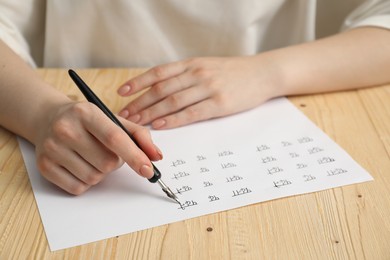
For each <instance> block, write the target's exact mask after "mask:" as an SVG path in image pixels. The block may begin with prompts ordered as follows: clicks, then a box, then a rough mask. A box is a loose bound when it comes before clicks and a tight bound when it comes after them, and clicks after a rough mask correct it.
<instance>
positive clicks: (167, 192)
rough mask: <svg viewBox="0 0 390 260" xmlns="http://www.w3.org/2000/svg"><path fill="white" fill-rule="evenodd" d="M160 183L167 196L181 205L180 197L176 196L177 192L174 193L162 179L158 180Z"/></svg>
mask: <svg viewBox="0 0 390 260" xmlns="http://www.w3.org/2000/svg"><path fill="white" fill-rule="evenodd" d="M157 182H158V184H160V186H161V189H162V190H163V192H165V194H167V196H168V197H169V198H171V199H173V200H175V201H176V202H177V203H179V205H181V203H180V201H179V199H178V198H177V197H176V195H175V193H173V192H172V191H171V189H170V188H169V187H168V186H167V185H166V184H165V183H164V182H163V181H162V180H161V179H159V180H158V181H157Z"/></svg>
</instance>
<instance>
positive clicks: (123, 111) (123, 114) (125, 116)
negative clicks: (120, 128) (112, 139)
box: [119, 109, 129, 118]
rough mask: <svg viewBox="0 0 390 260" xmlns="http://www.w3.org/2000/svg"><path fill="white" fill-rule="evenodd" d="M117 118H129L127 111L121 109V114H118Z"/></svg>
mask: <svg viewBox="0 0 390 260" xmlns="http://www.w3.org/2000/svg"><path fill="white" fill-rule="evenodd" d="M119 116H121V117H123V118H127V117H128V116H129V111H127V110H126V109H123V110H122V111H121V112H119Z"/></svg>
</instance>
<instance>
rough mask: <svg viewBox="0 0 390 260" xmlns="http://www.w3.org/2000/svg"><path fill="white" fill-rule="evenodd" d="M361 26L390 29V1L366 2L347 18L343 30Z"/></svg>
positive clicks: (371, 0)
mask: <svg viewBox="0 0 390 260" xmlns="http://www.w3.org/2000/svg"><path fill="white" fill-rule="evenodd" d="M361 26H376V27H382V28H386V29H390V1H389V0H367V1H365V2H364V3H363V4H362V5H360V6H359V7H358V8H357V9H355V10H354V11H353V12H352V13H351V14H350V15H349V16H348V17H347V19H346V20H345V22H344V25H343V27H342V30H348V29H352V28H356V27H361Z"/></svg>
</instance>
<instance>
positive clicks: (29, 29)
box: [0, 0, 45, 67]
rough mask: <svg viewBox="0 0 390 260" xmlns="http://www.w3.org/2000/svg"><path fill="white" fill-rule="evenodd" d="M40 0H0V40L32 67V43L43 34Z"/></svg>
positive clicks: (41, 2)
mask: <svg viewBox="0 0 390 260" xmlns="http://www.w3.org/2000/svg"><path fill="white" fill-rule="evenodd" d="M44 5H45V2H44V1H42V0H23V1H15V0H2V1H1V3H0V40H2V41H3V42H4V43H5V44H7V45H8V46H9V47H10V48H11V49H12V50H13V51H14V52H15V53H16V54H18V55H19V56H20V57H21V58H22V59H23V60H25V61H26V62H27V63H28V64H30V65H31V66H33V67H36V62H35V61H34V59H33V56H32V55H31V49H32V45H33V46H35V45H34V44H35V43H36V41H39V40H38V38H39V35H43V34H42V33H40V32H42V30H44V28H38V26H41V25H43V23H41V21H43V19H44V14H43V11H44V9H43V8H41V7H43V6H44Z"/></svg>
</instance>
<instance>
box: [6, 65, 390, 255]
mask: <svg viewBox="0 0 390 260" xmlns="http://www.w3.org/2000/svg"><path fill="white" fill-rule="evenodd" d="M141 71H142V70H138V69H137V70H134V69H133V70H130V69H102V70H97V69H96V70H79V72H80V75H81V76H82V77H83V78H84V79H85V80H86V81H87V82H89V83H90V84H91V85H93V86H94V89H96V92H97V94H98V95H99V96H100V97H102V99H103V101H104V102H106V104H108V106H109V107H111V108H112V109H113V111H115V112H117V111H119V109H120V108H121V107H122V106H124V105H125V104H126V103H127V101H128V99H124V98H120V97H118V96H117V94H116V91H115V90H116V88H117V87H118V86H119V85H120V84H121V83H123V82H124V81H125V80H126V79H128V78H131V77H132V76H134V75H136V74H138V73H140V72H141ZM38 73H39V74H40V75H41V76H42V77H43V78H44V79H45V80H46V81H47V82H49V83H51V84H52V85H53V86H56V87H57V88H58V89H60V90H61V91H63V92H64V93H66V94H67V95H69V96H70V97H71V98H73V99H75V100H77V99H79V100H81V99H83V97H82V95H81V94H80V92H79V91H78V89H77V88H75V87H74V85H73V83H72V82H71V80H70V79H69V77H68V75H67V72H66V70H57V69H45V70H38ZM290 100H291V101H292V102H293V103H294V104H295V105H296V106H297V107H298V108H299V109H300V110H301V111H303V113H305V114H306V115H307V116H308V117H309V118H310V119H311V120H312V121H313V122H314V123H316V124H317V125H318V126H319V127H320V128H321V129H322V130H323V131H324V132H325V133H326V134H328V135H329V136H330V137H331V138H332V139H333V140H335V141H336V142H337V143H338V144H339V145H340V146H341V147H343V148H344V149H345V150H346V151H347V152H348V153H349V154H350V155H351V156H352V157H353V158H354V159H355V160H356V161H357V162H358V163H359V164H360V165H362V166H363V167H364V168H365V169H367V170H368V171H369V172H370V173H371V174H372V176H373V177H374V179H375V180H374V181H372V182H366V183H362V184H357V185H350V186H345V187H341V188H334V189H330V190H325V191H321V192H316V193H311V194H305V195H300V196H293V197H289V198H283V199H278V200H273V201H269V202H264V203H258V204H255V205H251V206H246V207H242V208H239V209H235V210H229V211H225V212H220V213H216V214H212V215H207V216H203V217H198V218H194V219H190V220H186V221H181V222H178V223H173V224H169V225H164V226H160V227H156V228H152V229H148V230H145V231H140V232H135V233H132V234H128V235H123V236H119V237H114V238H110V239H106V240H103V241H99V242H95V243H91V244H87V245H82V246H78V247H74V248H70V249H66V250H60V251H55V252H50V250H49V247H48V244H47V240H46V237H45V233H44V230H43V226H42V222H41V219H40V216H39V212H38V209H37V205H36V202H35V200H34V195H33V192H32V189H31V185H30V182H29V179H28V176H27V172H26V169H25V166H24V163H23V159H22V156H21V153H20V151H19V147H18V144H17V141H16V138H15V135H13V134H12V133H10V132H8V131H7V130H5V129H3V128H0V149H1V150H0V259H390V85H389V86H383V87H376V88H371V89H363V90H358V91H348V92H339V93H329V94H321V95H308V96H299V97H293V98H290Z"/></svg>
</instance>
